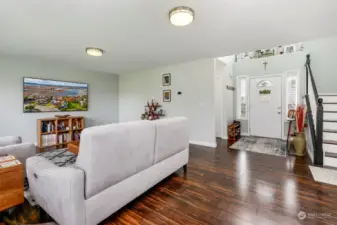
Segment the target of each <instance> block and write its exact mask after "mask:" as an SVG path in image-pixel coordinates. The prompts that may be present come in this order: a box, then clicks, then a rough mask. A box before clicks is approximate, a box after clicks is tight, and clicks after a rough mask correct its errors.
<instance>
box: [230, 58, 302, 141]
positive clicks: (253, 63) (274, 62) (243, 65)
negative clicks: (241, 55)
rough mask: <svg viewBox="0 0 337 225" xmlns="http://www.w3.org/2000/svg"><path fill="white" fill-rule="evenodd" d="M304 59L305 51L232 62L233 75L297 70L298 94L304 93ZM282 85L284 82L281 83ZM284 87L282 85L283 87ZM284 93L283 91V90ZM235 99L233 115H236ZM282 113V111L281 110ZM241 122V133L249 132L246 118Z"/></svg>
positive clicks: (274, 73)
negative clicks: (298, 79) (298, 75)
mask: <svg viewBox="0 0 337 225" xmlns="http://www.w3.org/2000/svg"><path fill="white" fill-rule="evenodd" d="M305 60H306V53H305V52H297V53H293V54H285V55H278V56H273V57H267V58H260V59H247V60H242V61H239V62H237V63H235V64H234V75H235V77H237V76H243V75H244V76H248V77H257V76H264V75H283V76H286V74H285V73H286V72H287V71H299V73H300V96H303V95H304V93H305V68H304V63H305ZM264 61H266V62H268V64H267V69H266V70H264V65H263V64H262V63H263V62H264ZM283 85H284V83H283ZM283 88H284V87H283ZM283 93H285V92H283ZM235 99H236V97H235ZM282 101H283V102H282V105H283V108H284V106H285V98H284V96H283V98H282ZM236 104H237V102H236V101H235V117H236V115H237V112H236V108H237V106H236ZM283 114H284V112H283ZM240 121H241V122H242V128H241V129H242V131H241V132H242V133H249V131H248V120H240ZM283 126H284V135H286V133H287V123H285V124H284V125H283Z"/></svg>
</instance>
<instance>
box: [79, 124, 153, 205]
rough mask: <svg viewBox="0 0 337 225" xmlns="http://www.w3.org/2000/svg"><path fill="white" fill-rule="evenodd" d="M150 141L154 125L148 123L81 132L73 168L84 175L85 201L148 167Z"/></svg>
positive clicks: (119, 125) (150, 149)
mask: <svg viewBox="0 0 337 225" xmlns="http://www.w3.org/2000/svg"><path fill="white" fill-rule="evenodd" d="M154 139H155V125H154V123H151V122H149V121H137V122H129V123H121V124H112V125H104V126H97V127H92V128H87V129H85V130H84V131H83V132H82V134H81V142H80V148H79V154H78V157H77V160H76V166H77V167H79V168H81V169H83V170H84V171H85V176H86V181H85V183H86V184H85V194H86V199H88V198H90V197H92V196H94V195H95V194H97V193H99V192H101V191H103V190H105V189H106V188H108V187H110V186H112V185H114V184H116V183H118V182H120V181H122V180H124V179H126V178H127V177H130V176H132V175H133V174H136V173H138V172H140V171H142V170H144V169H146V168H149V167H150V166H152V165H153V160H154ZM112 201H113V200H112Z"/></svg>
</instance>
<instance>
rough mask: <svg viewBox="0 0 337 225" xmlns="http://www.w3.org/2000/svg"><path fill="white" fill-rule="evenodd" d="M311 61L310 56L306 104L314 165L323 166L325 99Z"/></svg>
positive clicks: (307, 67) (308, 59)
mask: <svg viewBox="0 0 337 225" xmlns="http://www.w3.org/2000/svg"><path fill="white" fill-rule="evenodd" d="M310 64H311V60H310V55H309V54H308V55H307V59H306V62H305V68H306V95H305V99H306V103H307V115H308V122H309V129H310V133H311V138H312V144H313V147H314V164H315V165H323V99H322V98H320V97H319V95H318V91H317V87H316V83H315V79H314V76H313V74H312V70H311V65H310ZM309 78H310V80H311V85H312V89H313V91H314V95H315V101H316V104H317V106H316V124H315V125H316V132H315V127H314V121H313V114H312V106H311V104H310V96H309Z"/></svg>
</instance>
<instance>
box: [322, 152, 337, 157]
mask: <svg viewBox="0 0 337 225" xmlns="http://www.w3.org/2000/svg"><path fill="white" fill-rule="evenodd" d="M324 156H325V157H330V158H337V153H335V152H325V153H324Z"/></svg>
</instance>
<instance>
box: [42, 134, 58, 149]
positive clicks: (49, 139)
mask: <svg viewBox="0 0 337 225" xmlns="http://www.w3.org/2000/svg"><path fill="white" fill-rule="evenodd" d="M50 145H56V134H46V135H42V146H43V147H46V146H50Z"/></svg>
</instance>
